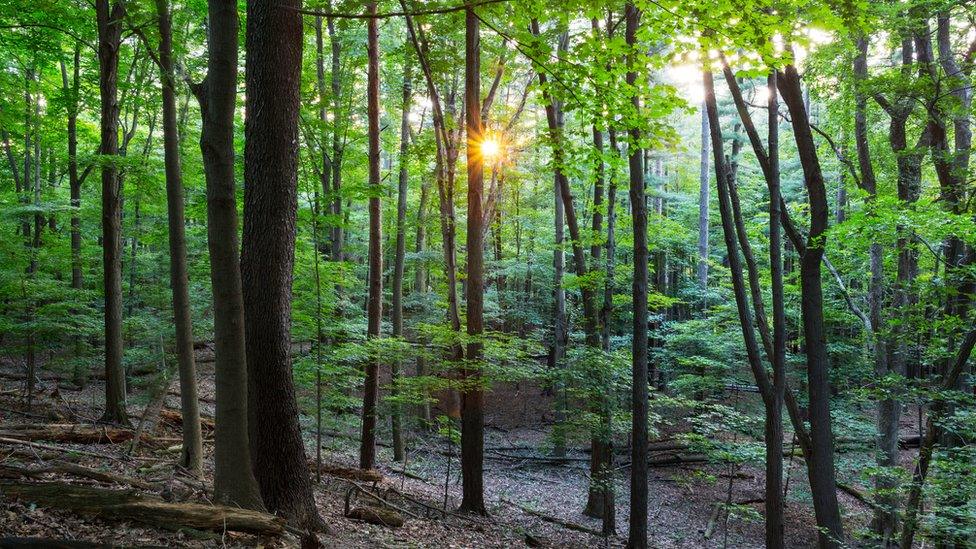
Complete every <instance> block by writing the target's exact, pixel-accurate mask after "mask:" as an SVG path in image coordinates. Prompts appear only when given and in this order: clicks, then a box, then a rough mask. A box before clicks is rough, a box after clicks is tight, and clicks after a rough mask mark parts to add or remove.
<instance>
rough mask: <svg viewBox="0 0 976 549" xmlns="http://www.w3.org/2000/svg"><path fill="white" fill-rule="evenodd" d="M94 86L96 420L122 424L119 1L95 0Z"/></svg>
mask: <svg viewBox="0 0 976 549" xmlns="http://www.w3.org/2000/svg"><path fill="white" fill-rule="evenodd" d="M95 14H96V18H97V21H98V91H99V97H100V99H101V139H102V143H101V146H100V147H99V152H100V153H101V154H102V155H103V156H105V157H108V159H107V160H106V162H105V163H104V164H103V165H102V267H103V269H104V273H103V283H104V287H105V413H104V414H103V415H102V421H105V422H107V423H119V424H123V425H125V424H128V423H129V417H128V414H127V413H126V409H125V371H124V370H123V367H122V206H121V192H120V190H121V189H120V183H119V173H118V167H117V166H116V164H115V162H116V161H117V156H118V154H119V122H118V120H119V103H118V87H119V83H118V75H119V50H120V49H121V47H122V46H121V40H122V23H123V18H124V17H125V2H122V1H116V2H110V0H97V1H96V2H95Z"/></svg>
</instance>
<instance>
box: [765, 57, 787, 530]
mask: <svg viewBox="0 0 976 549" xmlns="http://www.w3.org/2000/svg"><path fill="white" fill-rule="evenodd" d="M767 86H768V88H769V100H768V101H769V105H768V111H767V112H768V116H767V120H768V125H769V133H768V140H767V142H768V146H769V172H770V178H769V181H767V183H766V185H767V188H768V189H769V196H770V200H769V265H770V267H769V269H770V278H771V279H772V294H773V357H772V360H771V361H770V362H771V363H772V367H773V399H772V402H771V405H770V406H767V407H766V421H765V438H766V504H765V505H766V547H767V549H778V548H782V547H785V540H784V530H785V518H784V516H783V507H784V505H785V502H784V500H785V494H784V493H783V400H784V398H785V396H786V305H785V303H786V298H785V292H784V289H783V234H782V230H781V227H780V225H781V221H780V217H781V216H782V212H781V211H780V209H781V207H782V201H780V200H777V198H778V197H779V196H780V169H779V104H778V101H777V97H776V94H777V91H776V72H775V71H772V72H770V74H769V77H768V79H767Z"/></svg>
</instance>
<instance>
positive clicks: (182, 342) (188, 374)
mask: <svg viewBox="0 0 976 549" xmlns="http://www.w3.org/2000/svg"><path fill="white" fill-rule="evenodd" d="M156 12H157V13H158V14H159V37H160V39H159V63H160V65H161V66H160V80H161V81H162V84H163V142H164V143H163V146H164V153H165V157H166V206H167V211H168V214H169V215H168V221H169V256H170V285H171V286H172V288H173V317H174V324H175V326H176V354H177V357H178V360H179V365H180V404H181V410H182V412H183V451H182V454H181V457H180V465H181V466H182V467H184V468H186V469H187V470H188V471H190V473H192V474H193V475H194V476H200V475H202V474H203V435H202V434H201V432H200V404H199V402H198V401H197V378H196V365H195V364H194V363H193V324H192V319H191V311H190V282H189V275H187V266H186V234H185V227H184V223H185V221H184V216H183V174H182V172H181V167H180V137H179V133H178V129H177V125H176V90H175V87H176V82H175V80H174V78H175V76H174V73H173V21H172V18H171V15H170V8H169V0H156Z"/></svg>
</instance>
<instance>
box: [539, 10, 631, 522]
mask: <svg viewBox="0 0 976 549" xmlns="http://www.w3.org/2000/svg"><path fill="white" fill-rule="evenodd" d="M529 30H530V32H531V33H532V34H534V35H536V36H539V34H540V32H539V22H538V21H537V20H535V19H533V20H532V21H531V23H530V29H529ZM567 42H568V35H566V34H563V35H562V36H561V37H560V44H559V46H558V47H559V49H560V50H561V51H565V49H566V44H567ZM547 82H548V76H547V75H546V73H545V72H544V71H541V70H540V71H539V84H540V85H541V86H542V89H543V91H542V95H543V100H544V101H545V110H546V121H547V123H548V125H549V139H550V141H551V142H552V147H553V156H554V158H555V166H556V168H555V179H556V181H557V183H558V185H557V186H558V188H559V192H560V194H561V195H562V204H563V212H564V213H565V216H566V225H567V227H568V228H569V238H570V244H571V246H572V250H573V267H574V270H575V271H576V275H577V276H579V277H580V278H584V277H586V275H587V262H586V255H585V252H584V247H583V243H582V239H581V236H580V228H579V220H578V219H577V216H576V207H575V204H574V202H573V193H572V189H570V186H569V178H568V177H567V175H566V173H565V171H564V170H563V167H562V165H563V159H564V158H565V153H564V151H563V145H562V142H561V140H562V137H561V134H562V129H563V119H562V109H561V106H560V104H559V101H558V100H556V98H554V97H552V96H551V94H550V93H549V92H548V90H547V88H546V85H547ZM580 294H581V298H582V302H583V331H584V333H585V334H586V344H587V346H589V347H591V348H593V349H599V348H600V347H601V339H600V338H601V335H600V328H599V323H600V319H599V313H598V312H597V309H596V300H595V296H594V294H595V292H594V290H593V289H592V288H590V287H589V286H588V285H584V286H583V287H582V288H581V290H580ZM603 404H604V403H602V402H601V403H598V404H597V406H598V407H599V408H600V410H599V411H600V412H601V413H603V412H604V409H603ZM601 429H602V427H601ZM591 444H592V445H593V451H592V452H591V454H590V459H591V463H590V471H591V472H602V473H600V475H598V476H597V477H594V478H591V483H590V487H589V490H588V495H587V501H586V507H585V508H584V510H583V513H584V514H586V515H587V516H591V517H595V518H600V517H603V515H604V510H605V509H607V508H608V507H609V506H612V504H611V503H608V502H607V501H606V499H607V498H612V497H613V493H612V491H610V486H609V485H608V483H603V482H601V481H600V478H599V476H602V475H603V474H604V473H606V472H607V471H608V470H609V468H610V464H608V463H604V462H603V461H602V460H603V458H604V457H605V456H608V455H613V454H612V451H609V450H608V449H606V448H604V447H603V446H605V445H608V444H609V440H606V437H604V436H600V435H599V434H598V433H595V434H594V436H593V437H592V438H591Z"/></svg>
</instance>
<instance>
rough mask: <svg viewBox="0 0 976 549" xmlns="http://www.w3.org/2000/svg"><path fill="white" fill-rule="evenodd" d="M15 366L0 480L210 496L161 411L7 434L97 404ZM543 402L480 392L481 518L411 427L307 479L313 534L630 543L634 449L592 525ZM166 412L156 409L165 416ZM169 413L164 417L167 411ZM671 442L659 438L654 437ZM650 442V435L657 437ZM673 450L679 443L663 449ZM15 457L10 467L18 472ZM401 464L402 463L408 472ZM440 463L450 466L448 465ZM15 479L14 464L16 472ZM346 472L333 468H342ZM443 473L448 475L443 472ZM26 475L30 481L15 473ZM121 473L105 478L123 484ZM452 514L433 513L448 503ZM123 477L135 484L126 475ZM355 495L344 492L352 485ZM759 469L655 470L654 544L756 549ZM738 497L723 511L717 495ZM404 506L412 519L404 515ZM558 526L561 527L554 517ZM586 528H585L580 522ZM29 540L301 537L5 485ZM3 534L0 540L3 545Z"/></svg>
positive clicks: (803, 502)
mask: <svg viewBox="0 0 976 549" xmlns="http://www.w3.org/2000/svg"><path fill="white" fill-rule="evenodd" d="M199 368H200V387H201V390H200V396H201V403H202V415H203V416H204V417H212V413H213V365H212V363H207V362H203V361H201V362H200V363H199ZM21 372H23V370H22V369H21V368H17V362H16V361H13V360H10V359H2V360H0V437H2V438H0V479H3V478H12V477H11V476H10V475H9V472H8V475H6V476H5V475H4V471H5V467H6V468H7V470H8V471H9V468H11V467H12V468H13V470H15V471H16V470H23V469H25V468H39V467H45V466H50V465H51V464H57V463H66V462H70V463H74V464H77V465H81V466H84V467H87V468H90V469H94V470H98V471H104V472H110V473H114V474H116V475H119V476H123V475H124V476H125V477H127V478H129V479H131V478H133V477H134V478H135V479H138V480H140V481H143V486H142V488H143V491H147V492H149V493H153V492H155V493H157V494H162V495H163V496H165V497H167V498H169V499H170V500H174V501H200V502H207V493H206V491H205V486H204V485H201V484H199V483H198V482H194V481H192V480H189V479H187V477H185V476H183V475H182V474H181V471H180V470H179V468H178V467H176V466H175V461H176V459H177V458H178V455H179V441H180V439H179V436H180V432H179V425H178V422H173V421H165V420H164V418H163V416H158V417H151V416H153V414H152V413H150V414H148V416H147V425H149V424H152V425H149V426H148V427H147V428H146V431H145V433H146V434H147V435H148V437H147V438H146V440H145V441H144V442H140V444H139V445H138V447H137V448H136V449H135V450H132V449H131V443H116V444H112V443H106V442H105V441H103V443H99V444H78V443H68V442H50V441H45V440H43V439H35V440H36V442H35V443H34V445H30V444H26V443H18V442H13V441H12V440H11V439H16V438H17V431H16V428H17V426H18V424H19V425H21V426H22V425H24V424H58V425H65V424H71V425H89V426H90V425H92V424H93V423H94V420H95V419H96V418H97V417H98V415H99V411H100V402H101V395H102V394H103V390H104V388H103V385H102V384H101V383H100V382H99V381H98V380H92V382H90V383H89V384H88V386H87V388H86V389H84V390H80V391H79V390H77V389H75V388H74V387H73V386H72V385H70V384H68V383H66V382H64V381H61V382H59V380H58V379H57V378H53V376H50V375H49V374H47V375H42V376H41V377H42V379H41V381H40V386H39V388H38V389H39V390H38V393H37V395H36V397H35V399H34V401H33V405H32V407H31V408H30V411H27V409H26V406H25V404H26V403H25V402H24V401H23V399H22V398H21V395H22V389H23V375H22V373H21ZM177 388H178V384H177V383H173V384H172V385H171V386H170V390H169V392H168V394H167V396H166V399H165V402H164V408H163V409H164V410H178V409H179V394H178V392H177V391H178V389H177ZM147 401H148V397H147V396H146V395H145V394H140V393H139V390H137V391H136V392H135V394H133V395H131V397H130V402H129V411H130V413H131V414H133V423H138V421H139V418H140V415H141V414H142V412H143V409H144V408H146V402H147ZM548 406H549V404H548V399H547V398H545V397H544V396H543V395H542V394H541V392H540V391H539V390H538V388H537V387H533V386H524V385H523V386H518V385H504V386H502V387H499V388H498V389H496V390H495V391H493V392H492V393H491V394H490V395H489V398H488V402H487V415H486V423H487V427H488V428H487V432H486V443H485V447H486V460H485V492H486V498H487V501H486V504H487V506H488V512H489V516H488V517H487V518H482V517H472V516H467V515H459V514H457V513H455V512H453V510H455V509H456V508H457V505H458V503H459V501H460V479H459V475H458V461H457V457H452V458H449V457H448V456H449V455H450V456H457V451H456V448H451V447H450V446H449V445H448V444H447V443H446V442H445V440H444V439H443V438H442V437H438V436H437V435H435V434H430V435H426V436H421V435H415V436H413V437H411V446H412V447H410V448H408V455H407V463H406V465H405V466H404V465H403V464H398V463H394V462H393V460H392V453H391V451H390V449H389V448H388V447H387V446H383V445H381V447H380V448H379V450H380V451H379V457H378V460H379V462H380V464H379V467H378V469H379V471H380V472H382V474H383V480H382V481H380V482H379V483H370V482H361V481H355V480H348V479H344V478H339V477H337V476H333V475H328V474H323V475H322V478H321V482H320V483H318V484H316V485H315V498H316V501H317V503H318V506H319V510H320V513H321V515H322V517H323V519H324V520H325V522H326V523H327V524H328V525H329V526H330V527H331V529H332V532H331V533H330V534H323V535H321V536H320V539H321V541H322V543H323V544H324V546H326V547H341V548H346V547H349V548H354V547H391V548H392V547H443V548H448V547H451V548H453V547H499V548H501V547H525V546H541V547H604V546H608V547H620V546H622V545H623V544H624V543H625V542H626V533H627V517H628V512H629V510H628V505H627V502H628V500H629V468H627V467H626V463H627V462H628V461H629V458H628V457H627V455H626V454H625V453H623V452H622V453H620V454H618V455H617V457H616V458H615V459H616V461H617V463H619V464H620V465H617V469H616V470H615V485H616V490H617V506H616V515H617V525H616V526H617V528H616V531H617V534H618V535H617V536H615V537H611V538H609V539H604V538H602V537H600V536H599V535H594V533H598V532H599V530H600V521H599V520H596V519H590V518H587V517H585V516H584V515H582V513H581V510H582V508H583V504H584V503H585V498H586V487H587V482H588V463H587V457H588V456H587V454H586V453H585V452H584V451H583V449H582V448H583V447H584V446H586V444H585V443H584V442H583V441H575V442H574V443H575V444H576V446H575V449H570V451H569V452H568V454H567V460H565V461H562V462H554V461H552V460H551V459H547V458H546V457H545V456H546V453H545V452H546V451H545V448H546V447H547V444H548V442H547V435H548V428H547V425H548V424H549V422H548V421H547V413H548V412H547V410H548ZM164 415H165V414H164ZM170 415H172V414H170ZM304 419H305V423H307V425H306V427H307V428H308V430H307V435H308V437H307V443H308V448H309V454H308V455H309V456H310V457H313V458H314V455H315V452H314V436H313V435H314V431H313V430H312V429H311V422H310V421H309V418H304ZM209 436H212V432H210V431H209V430H208V429H205V430H204V437H205V443H204V450H205V463H204V468H205V477H206V479H205V480H207V481H210V480H212V474H213V469H212V465H213V462H212V451H213V444H212V441H210V440H206V439H208V438H209ZM356 438H357V435H356V431H355V428H354V427H353V425H352V424H349V425H346V428H345V429H341V428H340V429H338V430H335V429H330V430H328V432H327V435H326V436H325V437H324V439H323V452H322V454H323V462H324V463H327V464H329V465H331V466H341V467H348V468H354V467H355V465H356V463H357V461H358V460H357V459H356V449H357V448H358V443H357V442H356V440H355V439H356ZM659 445H660V446H662V447H667V443H666V442H665V443H659ZM652 446H654V445H652ZM655 455H668V456H680V455H681V451H680V450H675V451H664V453H662V454H655ZM18 468H19V469H18ZM404 471H407V473H406V474H404ZM448 471H450V474H449V475H448ZM789 472H790V483H791V485H790V490H791V492H790V494H789V497H788V506H787V509H786V525H787V526H786V528H787V532H786V539H787V543H788V546H790V547H811V546H813V545H814V544H815V540H816V530H815V526H814V519H813V513H812V508H811V507H810V505H809V503H808V502H809V499H808V497H807V495H806V492H805V484H806V475H805V474H804V467H803V465H802V462H801V461H799V460H795V462H794V463H793V464H792V465H791V466H790V469H789ZM13 476H16V475H13ZM340 476H341V474H340ZM445 479H447V481H446V482H445ZM36 481H58V482H62V483H71V484H86V485H100V486H106V487H112V486H113V483H111V482H109V483H106V482H103V481H95V480H91V479H84V478H76V475H71V474H65V473H63V472H51V473H40V474H37V475H33V476H32V477H31V479H30V482H36ZM17 482H28V481H17ZM118 484H119V483H118V482H116V483H115V486H114V487H118ZM445 484H446V500H447V507H446V508H447V510H448V511H447V513H444V512H442V511H441V509H442V507H443V505H444V501H445ZM356 486H358V487H361V488H365V489H366V491H368V492H370V493H372V494H377V495H379V496H380V497H382V498H384V499H385V500H386V501H387V502H389V503H390V504H391V505H394V506H396V507H399V509H400V512H401V515H403V517H404V518H405V519H406V521H405V524H404V525H403V526H402V527H400V528H391V527H385V526H377V525H373V524H368V523H365V522H361V521H358V520H353V519H350V518H346V517H345V512H344V511H345V509H344V507H345V501H346V499H347V497H349V498H350V499H351V504H352V505H353V506H356V505H363V504H368V503H371V501H370V500H371V497H370V496H366V495H363V493H362V492H361V491H360V490H358V489H357V488H356ZM122 487H124V488H130V489H131V486H122ZM350 493H351V495H350ZM762 496H763V472H762V468H761V467H755V466H750V465H743V466H739V467H737V468H734V469H730V467H729V466H726V465H721V464H709V463H686V464H673V465H667V466H659V467H653V468H652V469H651V471H650V486H649V498H650V502H649V516H650V521H649V531H648V535H649V538H650V543H651V546H652V547H675V548H681V547H688V548H692V547H762V546H763V524H762V520H761V516H762V510H763V505H762ZM841 498H842V504H843V505H844V508H845V517H848V520H850V521H851V523H852V524H851V526H855V527H858V526H863V523H864V521H865V520H867V517H868V512H869V509H868V508H867V507H866V506H865V505H864V504H862V503H860V502H858V501H857V500H855V499H853V498H851V497H849V496H847V495H846V494H841ZM727 501H731V502H732V503H733V504H739V505H736V506H735V507H734V509H735V511H734V512H733V513H731V514H727V513H725V512H724V509H725V507H724V506H723V504H724V503H725V502H727ZM411 515H412V516H411ZM560 523H561V524H560ZM585 530H590V531H592V532H593V533H588V532H586V531H585ZM11 537H30V538H44V539H61V540H77V541H86V542H95V543H99V544H104V543H110V544H113V545H116V546H165V547H172V546H198V547H215V546H247V547H250V546H265V547H293V546H296V547H297V546H298V543H299V542H298V539H297V538H296V537H295V536H293V535H292V534H287V533H286V534H285V535H284V536H280V537H260V536H254V535H249V534H243V533H237V532H217V533H213V532H204V531H200V530H193V529H162V528H156V527H151V526H147V525H145V524H140V523H138V522H119V521H117V520H111V519H105V518H94V517H92V516H90V515H89V516H82V515H79V514H75V513H73V512H71V511H66V510H60V509H57V508H54V507H51V506H41V505H35V504H33V503H30V502H29V501H25V500H23V499H21V500H15V499H14V498H7V497H5V496H4V495H3V494H2V493H0V538H11ZM4 546H5V545H4V543H3V539H0V547H4Z"/></svg>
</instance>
